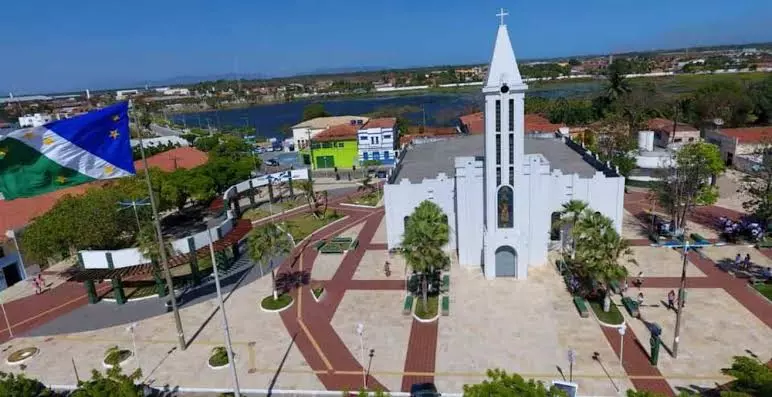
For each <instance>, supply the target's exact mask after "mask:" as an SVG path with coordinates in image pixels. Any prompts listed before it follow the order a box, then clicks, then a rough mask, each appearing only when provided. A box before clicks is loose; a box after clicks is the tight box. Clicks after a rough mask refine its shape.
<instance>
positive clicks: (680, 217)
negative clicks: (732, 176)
mask: <svg viewBox="0 0 772 397" xmlns="http://www.w3.org/2000/svg"><path fill="white" fill-rule="evenodd" d="M723 171H724V162H723V161H722V160H721V153H720V152H719V149H718V147H717V146H716V145H713V144H711V143H706V142H696V143H689V144H686V145H684V146H683V147H682V148H681V149H680V150H679V151H678V153H676V156H675V161H674V162H673V164H672V165H671V166H670V167H668V168H667V169H665V170H664V172H663V175H662V178H661V179H660V180H659V181H658V182H657V183H656V185H655V190H656V192H657V195H658V196H659V203H660V205H662V207H664V208H665V210H666V211H667V212H668V213H669V214H670V215H671V216H672V219H673V222H674V223H675V228H676V229H683V228H684V227H685V226H686V215H687V214H689V213H690V212H692V210H693V209H694V207H695V206H697V205H707V204H712V203H714V202H716V200H717V199H718V188H717V187H716V186H714V185H713V184H711V179H712V178H715V177H716V176H718V175H719V174H720V173H722V172H723Z"/></svg>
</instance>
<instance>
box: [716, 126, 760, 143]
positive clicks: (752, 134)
mask: <svg viewBox="0 0 772 397" xmlns="http://www.w3.org/2000/svg"><path fill="white" fill-rule="evenodd" d="M720 132H721V134H723V135H725V136H728V137H731V138H737V140H738V141H739V142H740V143H762V142H770V143H772V126H766V127H748V128H723V129H721V131H720Z"/></svg>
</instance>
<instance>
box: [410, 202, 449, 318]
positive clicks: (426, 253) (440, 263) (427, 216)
mask: <svg viewBox="0 0 772 397" xmlns="http://www.w3.org/2000/svg"><path fill="white" fill-rule="evenodd" d="M449 235H450V228H449V226H448V222H447V217H446V216H445V214H444V213H443V212H442V209H441V208H440V207H439V206H437V204H435V203H433V202H431V201H428V200H427V201H423V202H421V204H419V205H418V207H417V208H416V209H415V211H414V212H413V213H412V214H411V215H410V217H409V218H408V221H407V225H406V227H405V233H404V237H403V239H402V253H403V255H404V256H405V261H406V262H407V264H408V266H410V267H411V268H412V269H413V271H415V272H416V273H418V274H420V277H421V283H420V292H421V296H422V304H423V308H424V310H426V305H427V301H428V298H429V276H430V275H433V274H434V272H435V270H436V269H442V268H444V267H445V266H447V265H448V263H450V258H449V257H448V255H447V254H446V253H445V251H443V247H444V246H445V244H447V243H448V241H449Z"/></svg>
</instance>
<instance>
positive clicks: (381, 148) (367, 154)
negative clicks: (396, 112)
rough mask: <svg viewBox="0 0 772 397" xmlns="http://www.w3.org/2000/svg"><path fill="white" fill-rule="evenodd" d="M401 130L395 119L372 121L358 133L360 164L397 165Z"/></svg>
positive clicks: (387, 118)
mask: <svg viewBox="0 0 772 397" xmlns="http://www.w3.org/2000/svg"><path fill="white" fill-rule="evenodd" d="M397 142H399V130H398V129H397V119H396V118H394V117H386V118H378V119H371V120H370V121H368V122H367V123H366V124H365V125H364V126H363V127H362V128H360V129H359V132H358V133H357V144H358V148H359V164H364V163H365V162H366V161H370V160H372V161H377V162H379V163H380V164H382V165H387V166H394V165H395V164H396V163H397Z"/></svg>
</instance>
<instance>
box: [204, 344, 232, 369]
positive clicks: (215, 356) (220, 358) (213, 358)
mask: <svg viewBox="0 0 772 397" xmlns="http://www.w3.org/2000/svg"><path fill="white" fill-rule="evenodd" d="M209 365H211V366H213V367H222V366H224V365H228V351H227V350H225V347H223V346H217V347H215V348H214V349H212V354H211V355H210V356H209Z"/></svg>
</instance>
